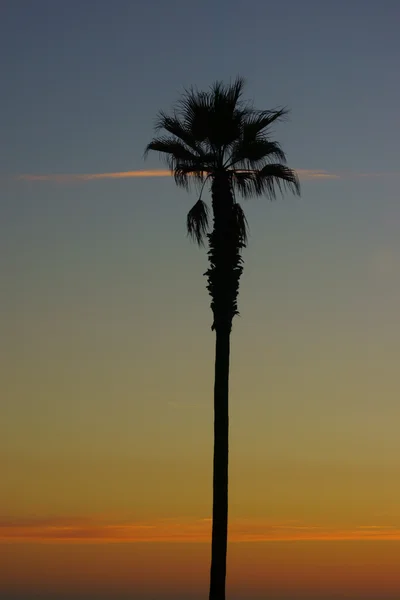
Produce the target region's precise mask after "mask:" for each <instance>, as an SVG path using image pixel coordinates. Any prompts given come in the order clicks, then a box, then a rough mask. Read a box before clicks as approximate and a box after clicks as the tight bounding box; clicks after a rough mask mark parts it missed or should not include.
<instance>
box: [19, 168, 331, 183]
mask: <svg viewBox="0 0 400 600" xmlns="http://www.w3.org/2000/svg"><path fill="white" fill-rule="evenodd" d="M296 172H297V174H298V176H299V177H300V179H302V180H305V181H306V180H313V179H341V177H342V176H341V175H339V174H338V173H330V172H329V171H321V170H317V169H296ZM152 177H171V171H168V170H166V169H151V170H137V171H119V172H113V173H71V174H66V173H64V174H63V173H59V174H47V175H46V174H44V175H38V174H34V173H33V174H29V173H26V174H23V175H18V176H17V177H16V179H17V180H18V181H32V182H40V181H48V182H53V183H79V182H85V181H98V180H101V179H134V178H152Z"/></svg>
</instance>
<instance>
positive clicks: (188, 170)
mask: <svg viewBox="0 0 400 600" xmlns="http://www.w3.org/2000/svg"><path fill="white" fill-rule="evenodd" d="M208 174H209V171H207V170H206V168H205V167H204V166H203V164H202V162H201V161H194V162H183V161H182V162H176V163H175V165H174V169H173V175H174V179H175V182H176V184H177V185H179V186H180V187H183V188H185V189H189V188H190V187H191V186H190V184H191V182H195V183H198V184H202V183H203V182H204V180H205V178H206V177H207V175H208Z"/></svg>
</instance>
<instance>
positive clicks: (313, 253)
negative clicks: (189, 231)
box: [0, 0, 400, 600]
mask: <svg viewBox="0 0 400 600" xmlns="http://www.w3.org/2000/svg"><path fill="white" fill-rule="evenodd" d="M0 10H1V13H0V46H1V51H0V64H1V66H0V73H1V82H2V90H3V93H2V94H1V96H0V130H1V141H0V273H1V286H0V306H1V311H0V359H1V360H0V472H1V478H0V597H1V598H4V599H5V600H34V599H38V598H41V599H46V600H47V599H50V598H51V599H52V600H72V599H75V598H79V599H82V600H96V599H101V600H111V598H112V599H113V600H125V598H128V597H129V598H130V600H147V599H149V600H150V599H152V600H170V599H171V598H174V599H175V600H176V599H180V598H182V599H183V598H185V599H190V600H200V599H201V598H204V597H206V594H207V586H208V564H209V555H210V548H209V542H210V516H211V477H212V474H211V466H212V386H213V352H214V346H213V344H214V339H213V334H212V332H211V330H210V326H211V322H212V317H211V311H210V308H209V297H208V295H207V291H206V289H205V283H206V282H205V278H204V277H202V274H203V273H204V272H205V270H206V265H207V261H206V254H205V252H204V250H203V251H202V250H199V249H198V248H197V247H196V246H195V245H194V244H191V243H190V241H189V240H188V239H187V237H186V232H185V218H186V213H187V211H188V210H189V209H190V207H191V206H192V204H193V203H194V202H195V201H196V199H197V197H196V193H195V192H192V193H190V194H188V193H187V192H185V191H184V190H181V189H177V188H176V187H175V185H174V182H173V179H172V178H171V177H169V176H168V173H165V166H164V165H163V164H162V163H161V162H160V161H159V159H158V157H157V156H150V157H149V158H148V159H147V160H146V162H145V161H144V160H143V151H144V148H145V146H146V144H147V143H148V142H149V141H150V139H151V137H152V135H153V126H154V122H155V117H156V114H157V111H158V110H159V109H164V110H167V111H168V110H170V109H171V107H172V106H173V103H174V102H175V101H176V100H177V99H178V98H179V95H180V94H181V93H182V91H183V89H184V88H185V87H188V86H190V85H195V86H198V87H199V88H200V89H205V88H208V86H209V85H210V84H211V83H212V82H213V81H215V80H217V79H218V80H224V81H227V82H228V81H229V80H230V79H231V78H234V77H235V76H236V75H238V74H240V75H243V76H244V77H245V78H246V80H247V88H246V94H247V97H248V98H249V99H251V100H254V103H255V105H256V106H257V107H259V108H263V109H266V108H275V107H277V106H287V107H289V108H290V110H291V112H290V119H289V120H288V121H287V122H284V123H281V124H279V125H277V126H276V128H275V129H274V132H273V133H274V136H275V137H276V139H278V140H279V141H280V142H281V143H282V145H283V148H284V150H285V151H286V153H287V157H288V162H289V165H290V166H291V167H293V168H295V169H297V170H298V172H299V176H300V179H301V183H302V196H301V198H300V199H299V198H295V197H292V196H286V197H284V198H282V199H279V201H277V202H274V203H270V202H268V201H267V200H266V199H263V198H258V199H252V200H249V201H246V202H245V203H244V208H245V210H246V214H247V217H248V221H249V225H250V243H249V247H248V248H247V249H246V250H245V254H244V259H245V272H244V275H243V277H242V281H241V290H240V298H239V308H240V312H241V316H240V317H239V318H237V319H236V320H235V322H234V329H233V333H232V369H231V450H230V538H229V539H230V543H229V551H228V581H227V586H228V598H229V599H230V600H256V599H258V598H260V599H261V598H269V599H270V600H305V598H308V599H314V600H337V599H338V598H346V599H349V600H378V599H379V600H394V599H396V598H397V599H398V598H399V596H400V572H399V569H398V564H399V560H400V477H399V475H400V437H399V435H398V423H399V418H400V407H399V404H398V398H399V393H400V380H399V376H398V357H399V350H400V336H399V319H398V306H399V301H400V241H399V235H398V228H399V224H400V205H399V203H398V198H399V192H398V190H399V183H400V166H399V162H398V157H399V151H398V137H399V126H400V121H399V112H398V107H399V105H400V83H399V78H398V76H397V73H398V62H399V58H400V39H399V36H398V22H399V17H400V6H399V3H398V2H397V0H380V1H379V2H378V1H375V0H374V1H372V0H351V1H350V2H345V1H344V0H338V1H335V2H333V1H331V0H327V1H325V2H318V1H314V0H302V2H299V1H298V0H288V1H287V2H285V3H283V4H279V3H276V2H270V1H269V0H264V1H261V0H249V1H248V2H247V3H246V4H244V3H242V2H239V1H238V0H231V1H230V2H228V1H227V0H220V2H218V3H215V2H211V0H204V1H203V2H202V3H188V2H183V0H172V1H171V2H165V1H161V0H160V1H158V2H157V1H156V0H147V1H146V2H144V1H143V2H142V1H139V0H138V1H137V2H128V1H125V0H114V1H113V2H111V1H106V0H97V1H96V2H95V1H94V0H68V2H66V1H58V2H55V1H54V0H47V1H44V0H35V1H34V2H33V1H27V0H3V2H2V3H1V8H0ZM207 197H209V196H207V192H206V194H205V198H206V199H207Z"/></svg>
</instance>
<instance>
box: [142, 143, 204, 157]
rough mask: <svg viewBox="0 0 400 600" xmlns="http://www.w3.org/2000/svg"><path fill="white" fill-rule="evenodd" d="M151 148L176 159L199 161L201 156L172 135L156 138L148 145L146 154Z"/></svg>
mask: <svg viewBox="0 0 400 600" xmlns="http://www.w3.org/2000/svg"><path fill="white" fill-rule="evenodd" d="M150 150H154V151H155V152H160V153H161V154H167V155H169V156H170V157H171V158H172V159H173V160H175V161H177V160H181V161H183V160H185V161H197V160H198V158H199V157H198V155H197V154H193V152H192V151H191V150H189V149H188V148H186V147H185V145H184V144H183V143H182V142H180V141H178V140H177V139H174V138H171V137H159V138H154V139H153V140H152V141H151V142H150V144H148V145H147V146H146V150H145V156H147V154H148V153H149V152H150Z"/></svg>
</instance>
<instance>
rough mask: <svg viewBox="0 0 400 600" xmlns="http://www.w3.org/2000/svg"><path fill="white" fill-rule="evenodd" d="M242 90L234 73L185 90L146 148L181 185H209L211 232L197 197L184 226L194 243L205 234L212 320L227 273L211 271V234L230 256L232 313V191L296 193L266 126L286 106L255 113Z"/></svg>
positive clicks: (240, 238) (240, 240)
mask: <svg viewBox="0 0 400 600" xmlns="http://www.w3.org/2000/svg"><path fill="white" fill-rule="evenodd" d="M243 89H244V80H243V79H242V78H240V77H238V78H237V79H236V80H235V81H234V82H233V83H231V84H229V85H224V84H223V83H221V82H216V83H214V84H213V85H212V86H211V88H210V90H209V91H206V92H203V91H198V90H196V89H195V88H191V89H189V90H186V92H185V93H184V95H183V96H182V98H181V99H180V100H179V101H178V103H177V104H176V106H175V109H174V111H173V114H172V115H168V114H166V113H165V112H163V111H161V112H160V113H159V115H158V119H157V123H156V132H157V133H161V135H158V136H157V137H155V138H154V139H153V140H152V141H151V142H150V144H148V146H147V148H146V151H145V154H146V155H147V153H148V152H149V151H150V150H154V151H157V152H159V153H161V154H162V156H163V157H164V159H165V160H166V162H167V165H168V166H169V168H170V169H171V171H172V173H173V175H174V177H175V181H176V183H177V184H178V185H180V186H183V187H186V188H188V187H189V185H190V183H191V182H192V181H197V183H199V184H200V185H201V188H203V187H204V184H205V183H206V181H207V180H210V182H211V191H212V197H213V203H212V204H213V217H214V228H213V232H212V233H210V234H209V233H208V232H209V226H210V220H209V211H208V207H207V205H206V204H205V203H204V202H203V200H202V199H201V194H200V199H199V200H198V201H197V202H196V204H195V205H194V206H193V208H192V209H191V210H190V211H189V213H188V216H187V230H188V233H189V235H190V236H191V237H192V238H193V239H194V240H195V241H196V242H197V243H198V244H199V245H202V244H204V239H205V237H206V236H208V238H209V244H210V252H209V259H210V263H211V269H210V270H209V271H207V275H208V279H209V282H208V283H209V285H208V289H209V291H210V294H211V296H212V298H213V303H212V308H213V311H214V317H215V318H216V317H217V315H216V310H217V309H218V307H217V306H216V297H215V295H216V294H215V292H216V286H217V287H219V288H221V285H222V286H225V287H226V285H227V284H228V282H227V281H222V279H226V278H222V279H221V277H217V278H216V277H213V276H212V275H213V274H214V275H216V273H215V261H214V260H213V259H216V260H217V262H218V257H217V256H213V245H215V243H216V244H217V245H218V240H217V239H213V238H216V237H218V238H219V239H220V242H221V244H222V245H223V246H224V248H225V254H226V251H227V248H228V246H231V250H232V253H233V254H234V256H233V255H232V256H231V259H232V260H231V261H230V265H228V264H226V265H225V266H226V268H227V269H228V271H229V267H230V270H231V271H232V269H233V270H234V271H235V273H234V275H236V276H235V277H233V278H232V277H231V281H230V285H228V287H230V288H231V289H230V290H225V292H226V293H229V294H230V296H231V309H232V310H231V313H232V314H231V317H233V316H234V315H235V314H238V311H237V292H238V284H239V278H240V275H241V272H242V267H241V262H242V260H241V257H240V252H241V249H242V248H243V247H245V246H246V241H247V221H246V218H245V215H244V213H243V210H242V208H241V206H240V204H239V203H238V202H237V200H236V192H237V193H238V194H239V195H240V196H242V197H243V198H247V197H249V196H261V195H265V196H267V197H269V198H270V199H274V198H275V197H276V192H277V191H280V192H281V193H282V192H283V191H284V189H285V188H288V189H289V190H290V191H292V192H293V193H295V194H299V193H300V185H299V181H298V178H297V175H296V173H295V171H294V170H292V169H290V168H289V167H287V166H286V164H285V163H286V156H285V153H284V152H283V150H282V148H281V147H280V145H279V143H278V142H276V141H273V140H271V139H270V135H269V134H270V128H271V125H272V124H273V123H274V122H275V121H279V120H280V119H282V118H283V117H284V116H285V115H286V114H287V110H286V109H278V110H263V111H260V110H256V109H255V108H254V107H253V106H252V104H250V103H246V102H244V101H243V99H242V94H243ZM162 132H163V133H164V134H162ZM223 205H225V206H223ZM218 216H220V217H221V219H218ZM218 221H220V227H218ZM218 230H219V232H218ZM229 241H230V243H229ZM221 244H220V245H221ZM214 250H215V248H214ZM217 253H218V252H217ZM214 254H215V252H214ZM220 262H221V261H220ZM225 262H226V261H225ZM219 270H220V269H219ZM225 270H226V269H225ZM231 275H233V273H232V272H231ZM216 279H218V280H219V283H220V285H218V282H217V281H216ZM234 279H236V283H235V281H234ZM213 280H214V281H213ZM220 291H221V292H223V290H220ZM224 295H226V294H223V293H222V296H224ZM220 297H221V294H220ZM225 300H226V298H225ZM217 304H219V303H218V302H217ZM222 308H223V309H224V310H225V312H226V305H225V306H224V307H222V305H221V309H222ZM217 312H218V310H217ZM214 327H215V319H214V325H213V328H214Z"/></svg>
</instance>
